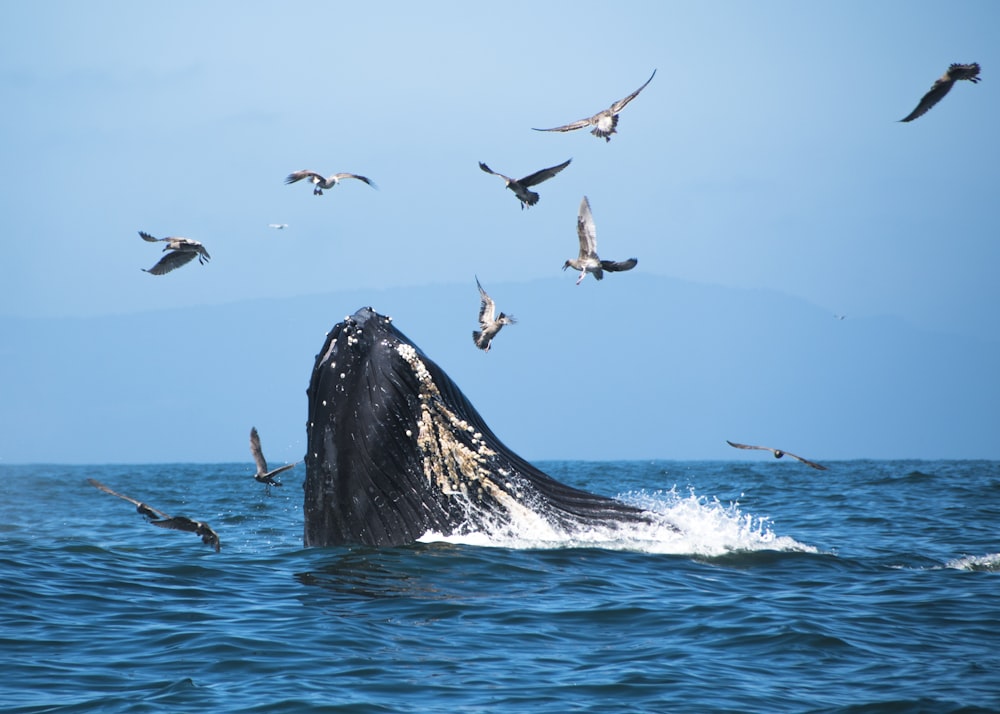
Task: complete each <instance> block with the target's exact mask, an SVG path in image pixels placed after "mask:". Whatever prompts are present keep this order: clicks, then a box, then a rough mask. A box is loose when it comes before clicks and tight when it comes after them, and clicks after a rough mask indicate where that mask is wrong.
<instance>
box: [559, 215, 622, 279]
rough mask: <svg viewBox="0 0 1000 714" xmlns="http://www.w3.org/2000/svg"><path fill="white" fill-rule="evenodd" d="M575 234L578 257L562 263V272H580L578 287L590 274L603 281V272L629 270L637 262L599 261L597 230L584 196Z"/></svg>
mask: <svg viewBox="0 0 1000 714" xmlns="http://www.w3.org/2000/svg"><path fill="white" fill-rule="evenodd" d="M576 233H577V236H578V237H579V239H580V255H579V257H578V258H576V259H575V260H567V261H566V262H565V263H563V270H566V268H573V269H574V270H579V271H580V277H579V278H577V280H576V284H577V285H579V284H580V283H581V282H582V281H583V279H584V278H585V277H586V276H587V273H591V274H592V275H593V276H594V277H595V278H597V279H598V280H603V279H604V271H605V270H607V271H608V272H612V273H618V272H622V271H624V270H631V269H632V268H634V267H635V266H636V264H637V263H638V262H639V261H638V260H637V259H636V258H629V259H628V260H623V261H615V260H601V259H600V257H598V255H597V229H596V228H595V227H594V216H593V215H592V214H591V213H590V201H588V200H587V197H586V196H584V197H583V200H582V201H580V213H579V215H578V216H577V219H576Z"/></svg>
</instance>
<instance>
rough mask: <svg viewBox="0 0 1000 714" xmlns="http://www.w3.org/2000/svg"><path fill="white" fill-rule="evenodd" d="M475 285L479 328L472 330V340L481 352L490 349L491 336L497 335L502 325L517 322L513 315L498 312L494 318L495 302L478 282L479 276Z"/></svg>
mask: <svg viewBox="0 0 1000 714" xmlns="http://www.w3.org/2000/svg"><path fill="white" fill-rule="evenodd" d="M476 287H478V288H479V300H480V303H479V329H478V330H473V331H472V341H473V342H475V343H476V347H478V348H479V349H481V350H482V351H483V352H489V351H490V345H492V344H493V338H494V337H496V336H497V333H498V332H500V329H501V328H502V327H503V326H504V325H513V324H514V323H516V322H517V320H516V319H515V317H514V316H513V315H506V314H504V313H502V312H501V313H500V315H499V316H498V317H497V318H496V319H494V317H493V315H494V314H495V312H496V304H495V303H494V302H493V298H491V297H490V296H489V295H488V294H487V293H486V291H485V290H483V286H482V285H480V284H479V277H478V276H477V277H476Z"/></svg>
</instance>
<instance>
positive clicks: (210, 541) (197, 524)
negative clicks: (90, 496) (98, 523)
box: [87, 478, 222, 553]
mask: <svg viewBox="0 0 1000 714" xmlns="http://www.w3.org/2000/svg"><path fill="white" fill-rule="evenodd" d="M87 483H89V484H90V485H91V486H93V487H94V488H97V489H100V490H101V491H104V492H105V493H110V494H111V495H112V496H117V497H118V498H121V499H123V500H125V501H128V502H129V503H131V504H134V505H135V510H136V512H137V513H140V514H142V516H143V517H144V518H145V519H146V520H147V521H149V522H150V523H152V524H153V525H154V526H159V527H160V528H169V529H170V530H175V531H185V532H188V533H194V534H195V535H198V536H201V542H202V543H204V544H205V545H210V546H212V548H214V549H215V552H216V553H218V552H219V550H221V548H222V544H221V543H220V542H219V534H218V533H216V532H215V531H213V530H212V528H211V527H210V526H209V525H208V524H207V523H203V522H201V521H196V520H194V519H192V518H188V517H187V516H168V515H167V514H166V513H164V512H163V511H160V510H157V509H155V508H153V507H152V506H150V505H147V504H145V503H143V502H142V501H138V500H136V499H134V498H132V497H131V496H126V495H124V494H121V493H118V492H117V491H113V490H111V489H110V488H108V487H107V486H105V485H104V484H103V483H101V482H100V481H98V480H97V479H94V478H88V479H87Z"/></svg>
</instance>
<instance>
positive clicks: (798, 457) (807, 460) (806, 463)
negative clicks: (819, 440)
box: [784, 451, 826, 471]
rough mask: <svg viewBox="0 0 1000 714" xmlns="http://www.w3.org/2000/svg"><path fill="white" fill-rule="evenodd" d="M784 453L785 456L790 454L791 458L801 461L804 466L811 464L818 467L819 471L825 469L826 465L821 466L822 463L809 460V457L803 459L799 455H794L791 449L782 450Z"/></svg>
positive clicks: (815, 467)
mask: <svg viewBox="0 0 1000 714" xmlns="http://www.w3.org/2000/svg"><path fill="white" fill-rule="evenodd" d="M784 454H785V456H791V457H792V458H793V459H796V460H797V461H801V462H802V463H804V464H805V465H806V466H812V467H813V468H814V469H819V470H820V471H826V466H823V465H822V464H817V463H816V462H815V461H810V460H809V459H804V458H802V457H801V456H796V455H795V454H793V453H792V452H791V451H786V452H784Z"/></svg>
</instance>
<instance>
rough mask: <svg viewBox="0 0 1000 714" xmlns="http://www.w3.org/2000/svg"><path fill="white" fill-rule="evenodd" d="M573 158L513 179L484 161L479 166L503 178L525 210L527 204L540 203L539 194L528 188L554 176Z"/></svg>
mask: <svg viewBox="0 0 1000 714" xmlns="http://www.w3.org/2000/svg"><path fill="white" fill-rule="evenodd" d="M572 160H573V159H566V160H565V161H564V162H562V163H561V164H559V165H558V166H550V167H549V168H547V169H542V170H541V171H536V172H535V173H533V174H528V175H527V176H525V177H524V178H521V179H512V178H511V177H510V176H504V175H503V174H501V173H497V172H496V171H494V170H493V169H491V168H490V167H489V166H487V165H486V164H484V163H483V162H482V161H480V162H479V168H481V169H482V170H483V171H485V172H486V173H488V174H493V175H494V176H499V177H500V178H502V179H503V180H504V183H505V184H506V186H507V188H509V189H510V190H511V191H513V192H514V195H515V196H517V200H519V201H520V202H521V210H524V207H525V206H534V205H535V204H536V203H538V194H537V193H535V192H534V191H529V190H528V188H529V187H531V186H535V185H537V184H540V183H541V182H542V181H547V180H548V179H550V178H552V177H553V176H555V175H556V174H557V173H559V172H560V171H562V170H563V169H564V168H566V167H567V166H569V162H570V161H572Z"/></svg>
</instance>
